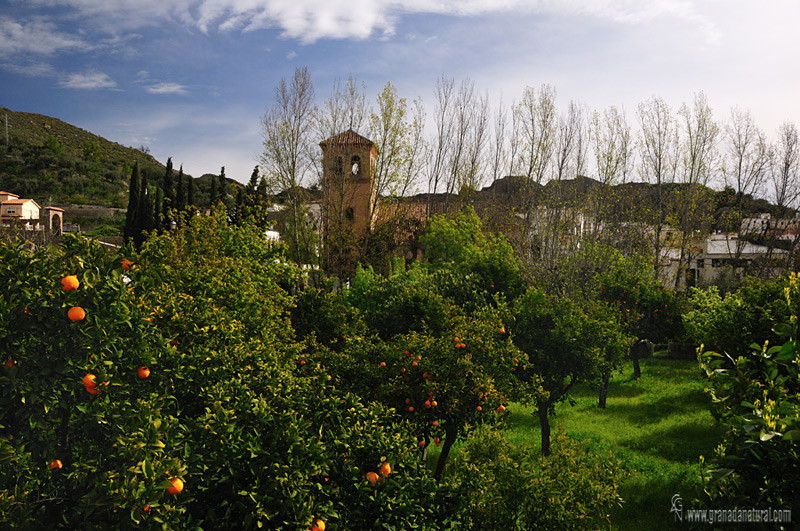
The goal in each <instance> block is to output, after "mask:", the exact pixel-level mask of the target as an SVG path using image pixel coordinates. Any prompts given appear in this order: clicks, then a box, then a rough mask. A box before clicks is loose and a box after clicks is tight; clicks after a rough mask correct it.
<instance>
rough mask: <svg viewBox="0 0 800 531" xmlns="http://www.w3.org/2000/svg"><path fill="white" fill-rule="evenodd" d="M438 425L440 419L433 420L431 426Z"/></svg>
mask: <svg viewBox="0 0 800 531" xmlns="http://www.w3.org/2000/svg"><path fill="white" fill-rule="evenodd" d="M438 425H439V421H438V420H432V421H431V426H438Z"/></svg>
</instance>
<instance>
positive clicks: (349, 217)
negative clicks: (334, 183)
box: [344, 207, 356, 221]
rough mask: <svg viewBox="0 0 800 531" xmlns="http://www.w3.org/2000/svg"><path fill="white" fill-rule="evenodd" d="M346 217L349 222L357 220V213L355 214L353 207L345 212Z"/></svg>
mask: <svg viewBox="0 0 800 531" xmlns="http://www.w3.org/2000/svg"><path fill="white" fill-rule="evenodd" d="M344 217H345V219H347V221H353V220H354V219H355V217H356V216H355V213H354V212H353V207H347V210H345V211H344Z"/></svg>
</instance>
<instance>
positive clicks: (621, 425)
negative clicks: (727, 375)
mask: <svg viewBox="0 0 800 531" xmlns="http://www.w3.org/2000/svg"><path fill="white" fill-rule="evenodd" d="M632 375H633V371H632V368H630V367H627V368H626V370H625V371H624V372H623V374H621V375H619V374H618V375H615V376H614V379H613V380H612V381H611V386H610V389H609V393H608V405H607V408H606V409H605V410H601V409H598V408H597V391H596V389H594V388H592V387H591V386H582V387H579V388H577V389H576V391H575V392H574V393H573V398H574V401H575V404H574V405H573V406H570V404H568V403H563V404H559V405H558V406H557V407H556V415H555V417H554V418H553V425H554V426H555V425H560V426H561V427H562V428H563V429H565V430H566V432H567V433H568V434H569V435H570V436H571V437H573V438H575V439H579V440H583V441H588V443H589V445H590V447H591V448H592V449H594V450H595V451H597V452H602V453H607V452H608V451H611V452H612V453H613V455H614V456H615V457H616V458H617V459H619V460H621V461H622V462H623V466H624V467H625V468H626V469H627V470H628V471H629V472H630V473H631V477H630V478H629V479H627V480H626V481H625V482H624V483H623V484H622V485H621V487H620V491H621V494H622V496H623V498H624V499H625V504H624V506H623V507H622V508H620V509H618V510H616V511H615V512H614V513H612V515H611V523H612V528H613V529H622V530H650V529H669V528H672V527H673V526H674V524H673V522H674V516H673V515H672V514H670V513H669V510H670V507H671V499H672V496H673V495H674V494H680V495H681V496H682V498H683V502H684V507H691V499H692V498H693V497H694V496H696V495H697V492H698V491H697V489H698V488H699V485H700V481H699V475H700V466H699V456H701V455H704V456H706V457H709V456H711V454H712V453H713V450H714V447H715V446H716V445H717V443H718V441H719V437H720V435H721V431H720V430H719V428H716V427H715V426H714V423H713V419H712V417H711V414H710V413H709V411H708V405H709V403H710V399H709V398H708V396H707V395H706V394H705V392H704V391H703V387H704V384H705V381H704V378H703V376H702V375H701V374H700V370H699V368H698V367H697V363H696V362H694V361H675V360H662V359H656V358H653V359H647V360H643V361H642V377H641V378H640V379H639V380H633V379H632ZM509 410H510V412H511V415H510V418H509V425H508V431H507V433H506V435H507V437H508V438H509V440H511V441H518V442H520V443H522V442H526V443H530V442H531V441H534V442H535V444H536V445H538V444H539V422H538V419H537V417H536V415H535V412H534V410H533V409H532V408H525V407H523V406H519V405H515V406H513V407H510V408H509ZM674 527H675V528H678V526H674ZM684 528H685V527H684Z"/></svg>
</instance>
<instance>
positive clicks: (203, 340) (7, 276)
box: [0, 213, 451, 530]
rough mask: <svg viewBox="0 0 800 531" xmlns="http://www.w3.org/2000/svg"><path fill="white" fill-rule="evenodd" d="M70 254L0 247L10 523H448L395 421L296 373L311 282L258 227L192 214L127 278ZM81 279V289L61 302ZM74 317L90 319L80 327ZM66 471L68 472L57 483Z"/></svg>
mask: <svg viewBox="0 0 800 531" xmlns="http://www.w3.org/2000/svg"><path fill="white" fill-rule="evenodd" d="M64 241H65V246H64V247H63V248H57V249H52V250H39V251H35V252H30V251H28V250H27V249H26V248H24V247H19V248H12V247H8V246H3V247H1V248H0V252H2V255H3V261H2V268H1V269H0V271H1V272H2V276H3V283H2V285H3V286H5V288H4V292H3V299H2V306H0V330H2V331H3V332H2V333H3V342H2V349H3V356H2V357H3V359H4V361H5V360H8V361H9V362H10V363H9V366H5V365H4V366H3V367H2V368H0V371H1V372H2V374H1V375H0V378H2V381H3V385H2V387H0V389H2V394H0V426H2V428H0V430H2V432H3V437H0V478H2V479H0V515H2V516H0V522H2V525H3V526H4V527H10V528H12V529H13V528H68V529H74V528H91V529H93V528H100V527H103V528H108V527H112V528H115V529H122V528H132V527H135V526H138V525H140V524H139V523H140V522H141V523H143V525H146V526H148V527H155V526H159V525H163V526H164V527H166V528H172V529H175V528H194V527H199V526H201V525H202V526H204V527H209V528H219V527H225V526H227V525H229V523H230V522H232V521H236V522H237V525H240V526H241V527H242V528H245V529H252V528H257V527H262V526H265V527H267V528H270V529H293V530H299V529H307V528H308V527H309V523H310V522H311V521H312V518H321V519H323V521H325V522H327V523H328V524H329V525H330V526H331V528H332V529H335V527H336V524H337V523H338V524H341V525H342V527H344V528H354V529H367V528H372V527H375V526H377V525H387V526H388V527H394V528H398V529H413V528H419V527H422V526H425V527H426V528H432V529H436V528H439V527H441V526H443V525H444V522H445V521H447V520H451V517H450V516H448V514H449V513H448V512H446V511H442V510H440V507H441V504H442V503H446V500H444V499H443V498H442V495H441V494H439V493H437V491H436V489H435V483H434V482H433V481H432V479H431V478H430V477H429V476H428V475H427V474H426V473H425V472H424V471H423V470H422V467H421V463H420V462H419V460H418V459H417V457H416V452H415V451H414V450H415V448H416V446H415V444H416V441H415V439H414V438H413V437H411V436H410V435H409V432H408V430H406V429H404V428H403V426H394V425H392V419H393V417H392V416H391V415H390V412H389V411H387V410H386V409H384V408H382V407H380V406H377V405H366V404H364V403H363V402H362V401H361V400H360V399H359V398H357V397H355V396H354V395H352V394H347V393H345V392H342V391H339V390H337V389H335V388H334V387H333V386H331V384H330V382H329V379H328V377H327V376H326V375H324V374H318V375H317V374H309V375H302V374H295V373H294V370H293V367H294V364H295V361H296V359H297V358H298V357H299V356H300V353H301V349H302V345H300V344H297V343H296V342H295V341H294V339H293V331H292V329H291V326H290V324H289V322H288V313H287V309H288V307H289V306H290V305H291V297H290V296H289V295H288V292H287V290H286V288H289V287H291V286H293V285H295V284H296V283H297V282H299V281H300V280H301V279H300V276H299V275H298V273H297V271H296V270H295V269H294V268H291V267H289V266H286V265H285V260H284V258H283V248H282V246H268V245H266V244H265V242H264V241H263V236H262V235H261V234H260V230H258V229H256V228H254V227H251V226H244V227H242V228H237V229H231V228H229V227H228V226H227V222H226V220H225V219H224V216H223V215H222V214H220V213H217V214H215V215H214V216H212V217H209V218H207V217H195V218H193V219H191V220H190V221H189V222H188V223H187V224H186V225H185V226H183V227H182V228H181V229H179V230H178V231H175V232H171V233H168V234H163V235H159V236H156V237H154V238H153V239H151V240H150V241H148V242H145V244H144V245H143V247H142V250H141V253H140V254H130V252H128V253H127V257H126V258H130V259H132V262H133V264H134V265H133V267H132V268H130V264H127V263H126V265H125V267H128V268H129V270H128V271H123V270H122V268H121V267H120V265H121V264H120V258H119V257H115V256H113V255H109V254H105V253H104V252H103V251H102V250H100V246H99V245H97V244H92V243H89V242H87V241H84V240H81V239H78V238H74V237H67V238H65V240H64ZM67 273H69V274H75V275H76V276H77V277H78V279H79V281H80V287H79V289H77V290H75V291H70V292H65V291H63V290H61V287H60V286H59V280H60V279H61V277H62V276H63V275H65V274H67ZM76 304H80V305H81V306H82V307H84V308H85V309H86V314H87V317H86V319H85V320H83V321H78V322H70V321H69V320H68V319H67V318H66V316H65V313H66V309H67V308H69V307H71V306H73V305H76ZM26 310H27V312H26ZM12 323H14V326H11V324H12ZM143 365H146V366H148V367H149V368H150V370H151V373H150V375H149V377H147V378H146V379H142V378H140V377H138V375H137V373H138V371H137V368H138V367H140V366H143ZM89 372H91V373H93V374H96V375H97V378H96V380H97V381H98V382H105V381H108V382H109V384H108V385H107V386H106V385H103V384H102V383H100V384H99V385H97V388H98V390H99V394H97V395H93V394H90V393H89V392H87V390H86V389H84V388H83V384H82V383H81V382H82V380H83V377H84V376H85V375H86V374H87V373H89ZM53 459H59V460H61V462H62V463H63V469H54V470H49V469H48V463H50V461H51V460H53ZM383 461H388V462H391V464H392V468H393V469H394V471H393V472H392V474H391V476H390V477H389V478H388V479H387V480H386V481H384V482H383V483H382V484H381V485H380V486H378V487H373V486H371V485H370V484H369V483H368V482H367V481H366V480H365V479H364V478H365V474H366V472H367V471H370V470H375V469H377V468H378V467H379V466H380V465H381V463H382V462H383ZM171 477H180V478H182V479H183V480H184V481H185V488H184V490H183V492H182V493H180V494H179V495H175V496H172V495H169V494H167V493H166V491H165V488H166V487H167V486H171V485H170V484H169V483H168V482H166V480H167V479H169V478H171ZM390 508H391V510H390ZM388 514H391V520H390V521H388V522H387V521H386V518H387V516H386V515H388Z"/></svg>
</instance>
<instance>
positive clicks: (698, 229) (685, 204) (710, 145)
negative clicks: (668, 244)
mask: <svg viewBox="0 0 800 531" xmlns="http://www.w3.org/2000/svg"><path fill="white" fill-rule="evenodd" d="M678 116H679V117H680V132H681V144H680V152H679V153H680V159H679V160H680V162H679V166H678V176H679V180H680V183H681V185H682V186H681V187H680V188H679V191H678V193H677V194H675V196H674V197H673V199H674V201H673V206H674V208H673V219H674V225H676V228H677V229H678V230H679V232H680V234H679V238H678V241H677V245H678V249H679V257H678V269H677V271H676V274H675V289H676V290H677V289H678V288H680V287H681V283H682V281H683V280H684V279H685V278H686V277H685V274H687V273H688V269H689V268H688V266H689V263H691V260H692V257H693V255H696V254H698V253H699V252H701V249H699V248H698V246H699V244H700V241H699V240H698V238H702V237H703V236H702V234H703V232H706V233H707V231H708V228H709V225H710V222H711V213H712V212H711V208H712V204H711V201H710V194H709V192H710V190H709V188H708V185H709V183H710V182H711V181H712V180H714V178H715V177H716V176H717V171H718V170H719V167H718V162H719V152H718V150H717V140H718V136H719V125H718V124H717V122H716V121H715V120H714V114H713V111H712V109H711V106H710V105H709V104H708V101H707V99H706V96H705V94H703V93H702V92H700V93H697V94H695V96H694V101H693V102H692V105H691V107H690V106H689V105H687V104H686V103H684V104H683V105H681V108H680V109H679V110H678ZM687 280H690V279H687Z"/></svg>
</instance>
